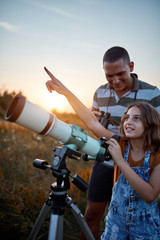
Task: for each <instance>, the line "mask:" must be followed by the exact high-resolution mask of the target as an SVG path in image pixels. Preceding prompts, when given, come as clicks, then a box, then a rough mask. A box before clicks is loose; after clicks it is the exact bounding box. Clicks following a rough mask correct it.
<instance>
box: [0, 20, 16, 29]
mask: <svg viewBox="0 0 160 240" xmlns="http://www.w3.org/2000/svg"><path fill="white" fill-rule="evenodd" d="M0 27H1V28H3V29H5V30H7V31H9V32H16V31H17V30H18V29H19V27H18V26H15V25H12V24H10V23H8V22H3V21H0Z"/></svg>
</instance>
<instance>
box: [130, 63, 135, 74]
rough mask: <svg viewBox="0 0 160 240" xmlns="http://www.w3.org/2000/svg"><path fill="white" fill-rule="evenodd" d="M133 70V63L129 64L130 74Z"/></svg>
mask: <svg viewBox="0 0 160 240" xmlns="http://www.w3.org/2000/svg"><path fill="white" fill-rule="evenodd" d="M133 70H134V62H130V72H133Z"/></svg>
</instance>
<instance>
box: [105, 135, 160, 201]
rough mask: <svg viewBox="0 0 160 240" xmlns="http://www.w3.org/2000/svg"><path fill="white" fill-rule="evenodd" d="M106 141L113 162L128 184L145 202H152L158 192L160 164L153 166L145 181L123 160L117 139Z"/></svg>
mask: <svg viewBox="0 0 160 240" xmlns="http://www.w3.org/2000/svg"><path fill="white" fill-rule="evenodd" d="M107 143H108V144H109V147H108V150H109V152H110V154H111V155H112V158H113V160H114V162H115V163H116V165H117V166H118V168H120V170H121V172H122V173H123V175H124V177H125V178H126V179H127V181H128V182H129V184H130V185H131V186H132V187H133V189H134V190H135V191H136V192H137V193H138V194H139V196H140V197H141V198H142V199H143V200H144V201H145V202H146V203H152V202H153V201H154V200H155V199H156V198H157V197H158V195H159V193H160V164H158V165H157V166H156V167H155V168H154V170H153V171H152V173H151V175H150V178H149V182H148V183H147V182H146V181H144V180H143V179H142V178H141V177H139V176H138V175H137V173H136V172H135V171H134V170H133V169H132V168H131V167H130V166H129V165H128V164H127V163H126V162H125V160H124V159H123V156H122V153H121V149H120V146H119V144H118V143H117V141H115V140H114V139H110V140H109V141H108V142H107Z"/></svg>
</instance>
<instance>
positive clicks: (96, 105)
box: [92, 91, 99, 110]
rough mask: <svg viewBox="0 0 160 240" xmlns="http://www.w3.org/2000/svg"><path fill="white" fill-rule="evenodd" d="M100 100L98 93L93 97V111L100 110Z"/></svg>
mask: <svg viewBox="0 0 160 240" xmlns="http://www.w3.org/2000/svg"><path fill="white" fill-rule="evenodd" d="M98 109H99V107H98V98H97V91H96V92H95V93H94V96H93V104H92V110H98Z"/></svg>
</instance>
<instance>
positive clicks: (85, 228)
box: [67, 197, 95, 240]
mask: <svg viewBox="0 0 160 240" xmlns="http://www.w3.org/2000/svg"><path fill="white" fill-rule="evenodd" d="M67 205H69V206H70V207H71V208H72V212H73V215H74V217H75V219H76V220H77V223H78V224H79V226H80V228H81V230H82V231H83V233H84V235H85V237H86V238H87V240H95V238H94V236H93V234H92V232H91V230H90V228H89V227H88V224H87V223H86V221H85V219H84V216H83V214H82V213H81V211H80V209H79V208H78V207H77V205H76V204H74V203H73V202H72V199H71V198H69V197H68V198H67Z"/></svg>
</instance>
